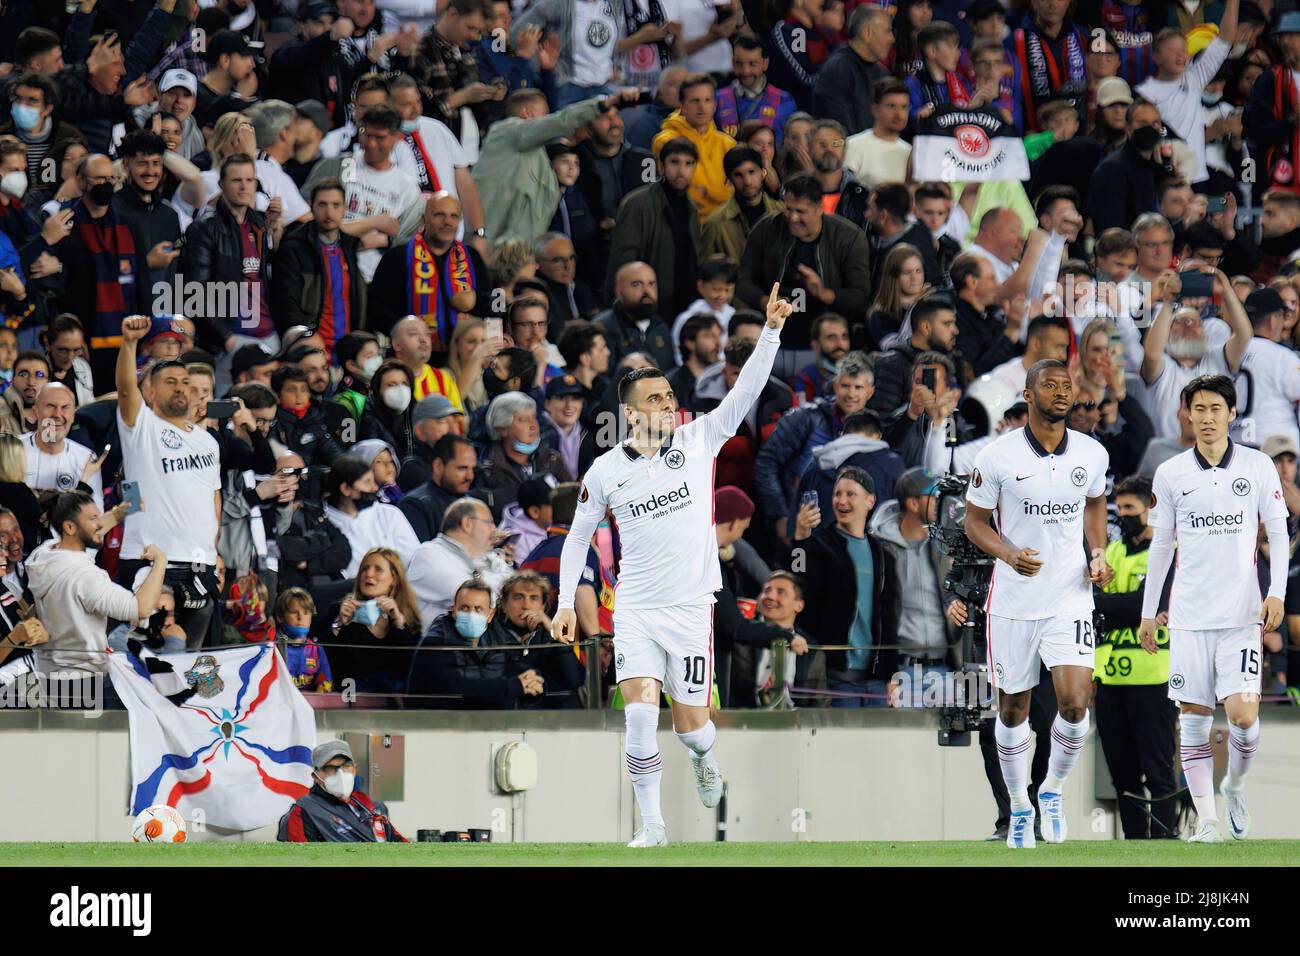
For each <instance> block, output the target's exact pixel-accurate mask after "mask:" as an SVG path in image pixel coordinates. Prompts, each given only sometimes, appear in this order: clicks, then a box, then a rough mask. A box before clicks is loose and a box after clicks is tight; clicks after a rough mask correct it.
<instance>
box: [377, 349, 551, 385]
mask: <svg viewBox="0 0 1300 956" xmlns="http://www.w3.org/2000/svg"><path fill="white" fill-rule="evenodd" d="M502 359H504V360H505V363H506V381H507V382H508V381H510V379H512V378H517V379H519V381H520V383H521V384H522V385H523V387H524V390H525V391H527V390H528V388H530V383H531V382H532V381H533V378H534V376H536V375H537V360H536V359H534V358H533V353H532V352H529V351H528V350H527V349H520V348H514V347H511V348H508V349H502V350H501V351H500V352H498V353H497V357H496V361H498V362H500V361H501V360H502ZM403 368H405V366H403ZM375 374H376V375H378V374H379V373H378V372H376V373H375ZM483 374H484V375H491V374H492V372H491V370H490V369H487V368H485V369H484V370H483Z"/></svg>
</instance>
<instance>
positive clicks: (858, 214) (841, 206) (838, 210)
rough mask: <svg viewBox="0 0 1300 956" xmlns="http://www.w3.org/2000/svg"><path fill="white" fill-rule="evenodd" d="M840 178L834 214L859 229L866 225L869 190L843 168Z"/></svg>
mask: <svg viewBox="0 0 1300 956" xmlns="http://www.w3.org/2000/svg"><path fill="white" fill-rule="evenodd" d="M843 172H844V176H843V178H842V179H841V180H840V198H839V201H838V202H837V203H836V204H835V215H837V216H839V217H841V218H843V219H847V220H848V221H849V222H851V223H853V225H855V226H857V227H858V228H859V229H865V228H866V227H867V201H868V200H869V199H870V198H871V190H870V189H868V188H867V187H866V186H864V185H862V183H860V182H858V181H857V179H855V178H854V176H853V173H852V172H851V171H850V170H848V169H845V170H843Z"/></svg>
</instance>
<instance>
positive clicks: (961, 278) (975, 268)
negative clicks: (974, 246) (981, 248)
mask: <svg viewBox="0 0 1300 956" xmlns="http://www.w3.org/2000/svg"><path fill="white" fill-rule="evenodd" d="M982 258H983V257H982V256H981V255H980V254H979V253H978V252H962V253H958V255H957V256H956V258H954V259H953V260H952V265H951V266H949V267H948V278H949V279H950V280H951V281H952V287H953V290H954V291H955V292H957V294H958V295H960V294H961V293H962V292H964V291H966V280H967V279H972V278H975V279H978V278H979V274H980V259H982Z"/></svg>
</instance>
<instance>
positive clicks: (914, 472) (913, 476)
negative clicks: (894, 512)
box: [894, 468, 939, 501]
mask: <svg viewBox="0 0 1300 956" xmlns="http://www.w3.org/2000/svg"><path fill="white" fill-rule="evenodd" d="M938 484H939V476H938V475H936V474H935V473H934V472H932V471H931V470H930V469H929V468H909V469H907V471H905V472H903V473H902V474H901V475H899V476H898V481H896V482H894V497H895V498H898V499H899V500H900V501H901V500H902V499H904V498H920V497H921V496H923V495H932V494H934V492H935V489H936V488H937V487H938Z"/></svg>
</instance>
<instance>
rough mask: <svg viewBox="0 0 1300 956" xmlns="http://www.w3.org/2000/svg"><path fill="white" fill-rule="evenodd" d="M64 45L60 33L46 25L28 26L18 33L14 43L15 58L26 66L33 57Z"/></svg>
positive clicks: (19, 63)
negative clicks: (46, 27)
mask: <svg viewBox="0 0 1300 956" xmlns="http://www.w3.org/2000/svg"><path fill="white" fill-rule="evenodd" d="M62 45H63V41H62V40H60V39H59V35H58V34H57V33H55V32H54V31H53V30H47V29H45V27H28V28H27V29H25V30H23V32H22V33H20V34H18V39H17V41H15V45H14V59H15V60H17V61H18V65H19V66H26V65H27V64H28V62H30V61H31V59H32V58H33V57H38V56H40V55H41V54H42V53H49V52H50V51H51V50H54V49H57V48H58V47H60V46H62Z"/></svg>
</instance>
